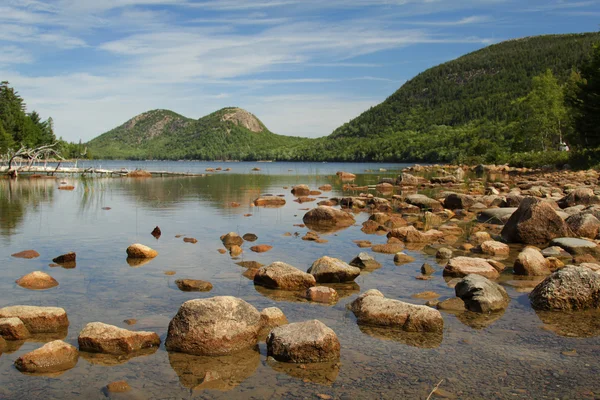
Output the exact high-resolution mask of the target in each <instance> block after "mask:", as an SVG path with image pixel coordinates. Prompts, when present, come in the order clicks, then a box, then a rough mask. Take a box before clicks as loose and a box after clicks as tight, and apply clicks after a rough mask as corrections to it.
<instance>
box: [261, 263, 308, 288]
mask: <svg viewBox="0 0 600 400" xmlns="http://www.w3.org/2000/svg"><path fill="white" fill-rule="evenodd" d="M254 283H255V284H256V285H261V286H265V287H268V288H271V289H280V290H305V289H307V288H309V287H311V286H315V284H316V280H315V277H314V276H312V275H311V274H307V273H306V272H303V271H300V270H299V269H298V268H296V267H294V266H291V265H289V264H286V263H284V262H281V261H276V262H274V263H272V264H269V265H266V266H263V267H261V268H260V269H259V270H258V271H257V272H256V275H254Z"/></svg>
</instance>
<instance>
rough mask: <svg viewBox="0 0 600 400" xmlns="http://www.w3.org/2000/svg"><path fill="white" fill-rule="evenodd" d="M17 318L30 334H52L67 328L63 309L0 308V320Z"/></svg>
mask: <svg viewBox="0 0 600 400" xmlns="http://www.w3.org/2000/svg"><path fill="white" fill-rule="evenodd" d="M11 317H17V318H19V319H20V320H21V321H23V324H25V326H26V327H27V330H28V331H29V332H30V333H54V332H60V331H63V330H65V329H67V328H68V327H69V319H68V318H67V313H66V312H65V310H64V309H62V308H58V307H36V306H10V307H4V308H0V318H11Z"/></svg>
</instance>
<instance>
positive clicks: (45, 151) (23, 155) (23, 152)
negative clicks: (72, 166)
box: [6, 142, 64, 178]
mask: <svg viewBox="0 0 600 400" xmlns="http://www.w3.org/2000/svg"><path fill="white" fill-rule="evenodd" d="M57 144H58V142H57V143H52V144H47V145H44V146H39V147H36V148H33V149H30V148H28V147H26V146H21V148H20V149H19V150H16V151H15V150H9V151H8V153H7V154H6V158H7V159H8V171H7V172H6V174H7V175H8V176H9V177H10V178H16V177H17V176H18V169H17V168H13V162H14V161H15V160H16V159H25V160H28V161H29V162H28V167H31V166H32V165H33V164H34V163H35V162H38V161H40V160H41V159H45V160H47V159H48V158H49V157H50V156H54V157H56V158H59V159H61V160H64V158H63V157H62V156H61V155H60V153H59V152H58V151H57V150H56V149H54V148H53V147H54V146H56V145H57Z"/></svg>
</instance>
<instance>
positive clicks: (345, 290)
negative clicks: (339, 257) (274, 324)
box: [243, 270, 360, 306]
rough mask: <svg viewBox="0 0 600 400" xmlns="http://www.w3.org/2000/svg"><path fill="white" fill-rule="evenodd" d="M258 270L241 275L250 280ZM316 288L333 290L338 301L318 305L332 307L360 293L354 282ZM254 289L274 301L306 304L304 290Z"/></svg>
mask: <svg viewBox="0 0 600 400" xmlns="http://www.w3.org/2000/svg"><path fill="white" fill-rule="evenodd" d="M256 271H258V270H248V271H246V272H245V273H244V274H243V275H244V276H246V277H247V278H249V279H250V275H252V278H254V276H253V274H255V273H256ZM317 286H325V287H330V288H332V289H335V291H336V292H337V293H338V300H337V301H336V302H333V303H327V304H324V303H319V304H323V305H326V306H333V305H335V304H337V302H339V301H340V300H341V299H343V298H344V297H349V296H352V295H354V294H358V293H360V286H359V285H358V283H356V282H345V283H319V284H318V285H317ZM254 289H256V291H257V292H258V293H260V294H261V295H263V296H265V297H267V298H269V299H271V300H275V301H288V302H295V303H304V302H308V300H307V299H306V290H300V291H294V290H278V289H270V288H266V287H264V286H261V285H254Z"/></svg>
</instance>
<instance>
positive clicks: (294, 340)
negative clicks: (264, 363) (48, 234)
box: [267, 319, 340, 363]
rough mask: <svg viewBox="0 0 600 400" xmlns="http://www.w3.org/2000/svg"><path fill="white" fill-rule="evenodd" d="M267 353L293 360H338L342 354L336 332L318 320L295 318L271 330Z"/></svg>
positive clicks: (277, 358)
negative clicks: (296, 319) (297, 319)
mask: <svg viewBox="0 0 600 400" xmlns="http://www.w3.org/2000/svg"><path fill="white" fill-rule="evenodd" d="M267 354H268V355H269V356H272V357H273V358H275V359H276V360H277V361H283V362H292V363H319V362H328V361H336V360H338V359H339V358H340V342H339V340H338V338H337V335H336V334H335V332H334V331H333V330H332V329H331V328H328V327H327V326H326V325H325V324H324V323H322V322H321V321H319V320H316V319H314V320H311V321H306V322H295V323H292V324H288V325H284V326H281V327H279V328H275V329H273V330H272V331H271V333H270V334H269V336H268V337H267Z"/></svg>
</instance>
